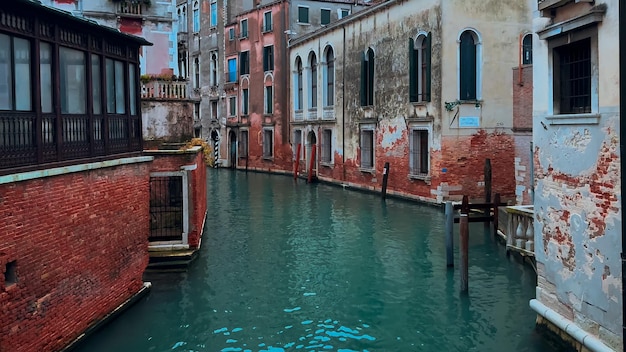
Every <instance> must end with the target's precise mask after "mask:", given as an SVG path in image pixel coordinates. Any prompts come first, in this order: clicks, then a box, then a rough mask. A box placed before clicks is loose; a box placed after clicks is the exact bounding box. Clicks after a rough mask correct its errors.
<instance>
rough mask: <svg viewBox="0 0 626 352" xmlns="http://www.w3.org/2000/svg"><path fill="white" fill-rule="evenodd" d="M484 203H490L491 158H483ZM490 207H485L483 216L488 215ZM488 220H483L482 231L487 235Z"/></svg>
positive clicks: (488, 228)
mask: <svg viewBox="0 0 626 352" xmlns="http://www.w3.org/2000/svg"><path fill="white" fill-rule="evenodd" d="M484 172H485V204H489V203H491V159H485V170H484ZM489 211H490V209H485V212H484V215H485V217H487V216H489ZM489 222H490V221H489V220H485V222H484V223H483V225H484V233H485V235H489V230H490V227H491V226H489V225H490V224H489Z"/></svg>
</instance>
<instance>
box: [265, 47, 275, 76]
mask: <svg viewBox="0 0 626 352" xmlns="http://www.w3.org/2000/svg"><path fill="white" fill-rule="evenodd" d="M272 70H274V46H273V45H270V46H266V47H263V71H272Z"/></svg>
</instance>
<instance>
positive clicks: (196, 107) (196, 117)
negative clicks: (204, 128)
mask: <svg viewBox="0 0 626 352" xmlns="http://www.w3.org/2000/svg"><path fill="white" fill-rule="evenodd" d="M193 105H194V109H193V119H194V120H196V121H199V120H200V103H194V104H193Z"/></svg>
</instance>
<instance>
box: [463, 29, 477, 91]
mask: <svg viewBox="0 0 626 352" xmlns="http://www.w3.org/2000/svg"><path fill="white" fill-rule="evenodd" d="M480 56H481V53H480V40H479V38H478V35H477V34H476V32H474V31H472V30H466V31H464V32H463V33H461V36H460V37H459V100H476V99H479V98H480V94H479V93H480V82H481V77H480V76H481V73H480Z"/></svg>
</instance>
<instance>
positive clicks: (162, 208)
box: [149, 176, 184, 241]
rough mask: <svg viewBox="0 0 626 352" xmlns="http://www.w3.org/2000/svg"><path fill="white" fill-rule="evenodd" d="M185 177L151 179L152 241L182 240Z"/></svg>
mask: <svg viewBox="0 0 626 352" xmlns="http://www.w3.org/2000/svg"><path fill="white" fill-rule="evenodd" d="M183 201H184V199H183V177H182V176H158V177H154V176H151V177H150V236H149V240H150V241H167V240H182V237H183Z"/></svg>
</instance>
